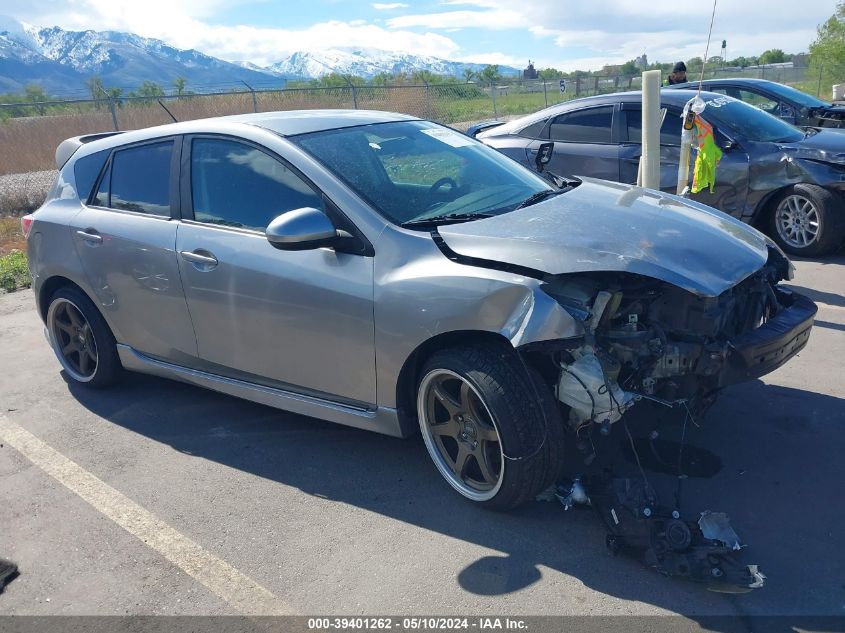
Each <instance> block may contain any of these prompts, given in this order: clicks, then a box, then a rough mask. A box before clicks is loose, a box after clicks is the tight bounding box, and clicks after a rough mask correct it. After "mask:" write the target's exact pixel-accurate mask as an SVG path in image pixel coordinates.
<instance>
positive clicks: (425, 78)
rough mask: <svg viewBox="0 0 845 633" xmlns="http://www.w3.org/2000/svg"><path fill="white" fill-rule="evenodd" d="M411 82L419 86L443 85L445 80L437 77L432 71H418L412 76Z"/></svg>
mask: <svg viewBox="0 0 845 633" xmlns="http://www.w3.org/2000/svg"><path fill="white" fill-rule="evenodd" d="M411 80H412V81H413V82H414V83H418V84H442V83H443V78H442V77H441V76H440V75H435V74H434V73H433V72H431V71H430V70H416V71H414V74H413V75H411Z"/></svg>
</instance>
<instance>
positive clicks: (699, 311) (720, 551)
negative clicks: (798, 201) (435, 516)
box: [523, 249, 815, 591]
mask: <svg viewBox="0 0 845 633" xmlns="http://www.w3.org/2000/svg"><path fill="white" fill-rule="evenodd" d="M789 273H790V269H789V264H788V262H787V260H786V259H785V258H784V257H783V256H782V255H781V254H780V253H779V252H777V251H776V250H774V249H772V250H771V254H770V257H769V261H768V262H767V264H766V265H764V266H763V267H762V268H761V269H759V270H758V271H757V272H755V273H754V274H752V275H751V276H749V277H748V278H746V279H744V280H743V281H741V282H740V283H738V284H736V285H735V286H733V287H732V288H729V289H728V290H726V291H725V292H723V293H722V294H721V295H719V296H717V297H707V296H699V295H695V294H693V293H691V292H689V291H687V290H684V289H681V288H679V287H677V286H673V285H671V284H669V283H666V282H663V281H659V280H655V279H651V278H648V277H644V276H640V275H635V274H631V273H590V274H579V275H564V276H559V277H557V278H555V279H554V280H552V281H551V282H549V283H547V284H546V285H544V286H543V289H544V290H545V291H546V292H547V293H548V294H550V295H551V296H553V297H554V298H555V299H556V300H557V301H558V302H559V303H560V304H561V305H562V306H563V307H564V308H565V309H566V310H567V311H568V312H569V313H570V314H571V315H572V316H573V317H575V318H576V319H578V320H579V321H581V322H582V323H583V325H584V335H583V337H580V338H577V339H570V340H564V341H556V342H554V343H546V344H543V345H539V344H537V345H533V346H526V349H524V350H523V352H524V353H525V354H526V357H527V358H529V359H530V360H531V361H532V362H533V364H534V365H535V366H537V367H542V368H543V375H544V377H545V378H546V380H547V382H548V383H549V386H550V388H551V389H552V391H553V392H554V394H555V395H556V397H557V399H558V402H559V406H560V409H561V413H562V417H563V419H564V422H565V425H566V427H567V429H568V430H569V431H570V435H574V437H575V444H576V446H577V447H578V450H579V452H580V458H579V459H578V462H577V463H576V464H575V466H574V470H572V472H569V473H567V477H566V478H565V479H563V480H562V481H561V482H560V483H559V485H558V487H557V489H556V493H555V495H556V497H557V498H558V500H560V501H561V503H563V505H564V507H565V508H566V509H569V508H570V507H573V506H577V505H585V506H591V507H592V508H593V509H594V510H595V511H596V513H597V514H598V516H599V518H600V519H601V520H602V522H603V523H604V525H605V527H606V529H607V531H608V537H607V545H608V548H609V549H610V550H611V552H612V553H614V554H617V553H629V554H632V555H634V556H635V557H637V558H639V559H640V560H641V561H642V562H643V563H645V564H646V565H648V566H649V567H652V568H654V569H656V570H658V571H660V572H662V573H664V574H666V575H673V576H681V577H685V578H687V579H691V580H694V581H698V582H703V583H707V584H708V585H709V586H710V587H711V588H715V589H716V590H720V591H748V590H751V589H754V588H758V587H761V586H763V582H764V580H765V576H764V575H763V574H762V573H761V572H760V571H759V570H758V568H757V566H756V565H744V564H741V563H740V562H739V560H738V554H739V552H740V551H741V550H742V548H743V547H744V546H743V545H741V544H740V542H739V537H737V536H736V533H735V532H734V531H733V529H732V528H731V527H730V523H729V520H728V518H727V516H726V515H724V514H723V513H711V512H710V511H705V512H700V513H699V514H700V516H699V517H698V518H697V519H683V518H682V517H681V508H680V496H681V485H682V481H683V479H684V478H685V474H684V473H683V467H682V462H683V450H684V441H685V438H686V425H687V423H688V422H689V421H692V422H693V423H694V422H695V419H696V418H699V417H700V416H702V415H703V414H704V413H705V412H706V411H707V409H708V408H709V407H710V406H711V405H712V404H713V402H714V401H715V399H716V397H717V395H718V393H719V391H720V389H721V388H723V387H725V386H727V385H730V384H734V383H738V382H742V381H745V380H750V379H753V378H756V377H758V376H762V375H764V374H766V373H769V372H770V371H772V370H774V369H775V368H777V367H779V366H780V365H781V364H783V363H784V362H785V361H786V360H788V359H789V358H791V357H792V356H794V355H795V354H796V353H797V352H798V351H799V350H800V349H801V348H803V346H804V345H805V344H806V342H807V339H808V337H809V332H810V329H811V328H812V319H813V316H814V315H815V305H814V304H812V302H810V301H808V300H807V299H805V298H803V297H801V296H800V295H796V294H793V293H791V292H790V291H789V290H787V289H784V288H781V287H780V286H778V282H779V281H781V280H783V279H786V278H788V277H789ZM641 402H643V403H648V404H649V405H650V406H653V407H656V408H657V409H658V410H664V411H672V412H677V413H679V414H680V417H679V419H682V424H683V433H682V434H681V436H680V437H681V442H680V444H678V446H679V448H678V457H677V471H676V473H674V474H677V488H676V490H675V491H674V498H675V499H674V504H673V505H669V506H666V505H662V504H661V503H660V501H659V499H658V495H657V492H656V491H655V489H654V488H653V487H652V486H651V485H650V484H649V481H648V478H647V477H646V474H645V472H644V470H643V467H642V464H641V463H640V457H639V455H636V451H637V449H636V447H635V443H634V440H633V437H632V435H631V431H630V430H629V429H628V425H627V422H625V419H626V418H627V417H628V412H629V410H630V409H632V408H633V407H635V406H636V407H638V408H641V407H642V406H644V405H640V404H638V403H641ZM658 417H659V416H651V417H650V418H648V419H651V420H654V419H657V418H658ZM676 417H677V416H676ZM620 421H622V425H621V426H624V431H625V433H626V434H627V436H628V438H629V439H630V447H631V449H633V451H634V453H635V457H636V463H637V465H638V466H639V471H640V473H641V475H642V476H641V478H636V477H635V478H630V477H627V476H619V475H618V474H617V472H616V464H614V463H613V458H611V459H610V460H608V459H604V460H603V459H602V456H601V454H600V452H601V447H602V443H601V442H600V441H597V438H607V437H609V436H611V433H612V429H613V427H614V425H616V424H617V423H619V422H620ZM657 426H658V425H656V424H655V425H654V426H653V427H652V429H651V439H654V438H655V437H657V431H656V430H655V429H656V428H657ZM597 447H598V448H597ZM612 457H613V456H612ZM673 465H674V464H673Z"/></svg>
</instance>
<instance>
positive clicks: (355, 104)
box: [343, 75, 358, 110]
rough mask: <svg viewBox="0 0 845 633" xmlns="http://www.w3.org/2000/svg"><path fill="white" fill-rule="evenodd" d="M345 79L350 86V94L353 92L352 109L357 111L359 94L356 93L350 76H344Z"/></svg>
mask: <svg viewBox="0 0 845 633" xmlns="http://www.w3.org/2000/svg"><path fill="white" fill-rule="evenodd" d="M343 78H344V79H345V80H346V84H347V85H348V86H349V90H350V92H352V107H353V108H354V109H355V110H357V109H358V93H357V92H356V91H355V84H353V83H352V80H351V79H349V75H343Z"/></svg>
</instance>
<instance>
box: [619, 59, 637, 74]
mask: <svg viewBox="0 0 845 633" xmlns="http://www.w3.org/2000/svg"><path fill="white" fill-rule="evenodd" d="M639 72H640V69H639V68H638V67H637V63H636V62H635V61H634V60H633V59H630V60H628V61H627V62H625V63H624V64H622V66H621V67H620V68H619V73H620V74H621V75H636V74H639Z"/></svg>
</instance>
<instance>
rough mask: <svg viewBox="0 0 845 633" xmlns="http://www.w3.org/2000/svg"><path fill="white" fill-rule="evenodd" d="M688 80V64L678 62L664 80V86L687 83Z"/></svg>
mask: <svg viewBox="0 0 845 633" xmlns="http://www.w3.org/2000/svg"><path fill="white" fill-rule="evenodd" d="M686 81H687V65H686V64H685V63H684V62H678V63H676V64H675V65H674V66H673V67H672V72H671V73H669V76H668V77H667V78H666V80H665V81H664V82H663V85H664V86H674V85H675V84H682V83H686Z"/></svg>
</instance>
